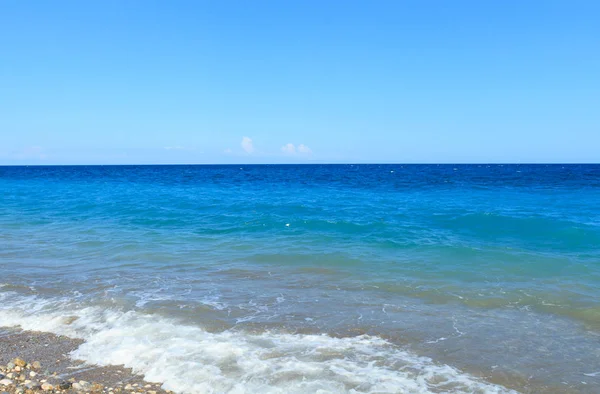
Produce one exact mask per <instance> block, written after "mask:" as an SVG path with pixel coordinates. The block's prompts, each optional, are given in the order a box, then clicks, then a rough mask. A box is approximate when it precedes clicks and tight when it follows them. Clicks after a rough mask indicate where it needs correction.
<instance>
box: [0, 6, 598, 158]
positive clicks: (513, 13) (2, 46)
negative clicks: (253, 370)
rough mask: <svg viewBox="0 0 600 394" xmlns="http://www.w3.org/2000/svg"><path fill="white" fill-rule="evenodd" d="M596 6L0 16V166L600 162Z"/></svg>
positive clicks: (129, 10) (75, 10)
mask: <svg viewBox="0 0 600 394" xmlns="http://www.w3.org/2000/svg"><path fill="white" fill-rule="evenodd" d="M598 15H600V2H599V1H595V0H594V1H577V0H575V1H567V0H565V1H551V0H546V1H534V0H532V1H511V0H508V1H480V0H478V1H460V0H456V1H442V0H439V1H428V0H419V1H417V0H415V1H409V0H406V1H404V0H394V1H379V0H375V1H334V0H328V1H323V0H319V1H310V0H304V1H292V0H290V1H260V0H257V1H200V0H198V1H60V0H56V1H22V0H4V1H1V2H0V164H100V163H103V164H118V163H288V162H317V163H322V162H357V163H360V162H411V163H412V162H429V163H431V162H600V23H598Z"/></svg>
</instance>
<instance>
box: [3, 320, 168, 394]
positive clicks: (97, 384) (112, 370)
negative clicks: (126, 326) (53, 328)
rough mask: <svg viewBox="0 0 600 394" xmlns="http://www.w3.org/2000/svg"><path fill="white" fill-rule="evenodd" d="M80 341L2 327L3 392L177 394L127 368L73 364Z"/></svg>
mask: <svg viewBox="0 0 600 394" xmlns="http://www.w3.org/2000/svg"><path fill="white" fill-rule="evenodd" d="M82 343H83V341H82V340H80V339H73V338H70V337H66V336H59V335H55V334H51V333H46V332H39V331H24V330H21V329H19V328H14V327H0V392H2V393H4V392H7V393H9V394H32V393H38V392H44V393H97V394H100V393H105V394H119V393H131V394H136V393H141V394H173V393H172V392H171V391H168V390H164V389H162V387H161V386H162V383H160V382H148V381H145V380H144V378H143V376H141V375H138V374H135V373H133V371H132V370H131V368H125V367H124V366H122V365H121V366H98V365H91V364H86V363H85V362H84V361H81V360H73V359H72V358H71V357H70V356H69V353H71V352H72V351H73V350H75V349H76V348H77V347H79V345H81V344H82Z"/></svg>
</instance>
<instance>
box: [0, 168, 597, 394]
mask: <svg viewBox="0 0 600 394" xmlns="http://www.w3.org/2000/svg"><path fill="white" fill-rule="evenodd" d="M0 190H1V192H2V194H1V197H0V198H1V199H0V273H1V274H2V278H1V279H0V283H2V285H0V301H1V302H2V305H1V306H0V325H21V326H22V327H23V328H26V329H41V330H46V331H50V332H57V333H61V334H66V335H71V336H74V337H79V338H83V339H85V340H86V341H87V342H86V344H85V345H83V346H82V347H81V348H80V349H79V350H78V351H77V354H76V356H77V357H82V358H84V359H86V360H88V361H90V362H97V363H100V364H110V363H123V362H125V364H126V365H127V366H130V367H133V368H134V369H136V370H137V371H139V372H141V373H144V374H146V376H147V377H148V378H149V379H155V380H158V381H164V382H165V386H166V387H167V388H169V389H173V390H176V391H181V392H193V393H203V392H235V393H238V392H240V393H241V392H282V393H284V392H285V393H288V392H317V391H318V390H324V392H365V393H367V392H371V393H375V392H377V393H381V392H391V393H394V392H411V393H412V392H457V393H462V392H509V390H511V389H514V390H516V391H519V392H557V393H558V392H565V393H567V392H574V393H580V392H581V393H588V392H589V393H594V392H598V391H600V346H598V345H599V342H600V303H599V301H600V166H597V165H489V166H488V165H439V166H438V165H409V166H407V165H339V166H338V165H327V166H325V165H323V166H321V165H314V166H245V165H244V166H106V167H102V166H90V167H87V166H86V167H0ZM177 364H179V365H182V364H183V365H186V366H187V367H188V368H184V369H183V370H182V369H181V368H175V367H169V366H170V365H177ZM353 390H354V391H353Z"/></svg>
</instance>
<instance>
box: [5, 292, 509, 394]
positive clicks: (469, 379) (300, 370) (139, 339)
mask: <svg viewBox="0 0 600 394" xmlns="http://www.w3.org/2000/svg"><path fill="white" fill-rule="evenodd" d="M0 304H1V306H0V325H2V326H19V327H21V328H23V329H26V330H38V331H46V332H52V333H55V334H60V335H66V336H70V337H73V338H81V339H83V340H84V343H83V344H82V345H81V346H79V347H78V348H77V349H76V350H75V351H73V352H72V353H71V355H72V356H73V357H75V358H79V359H82V360H85V361H87V362H89V363H93V364H98V365H121V364H123V365H125V366H126V367H129V368H132V369H133V372H134V373H139V374H142V375H144V376H145V378H146V379H147V380H149V381H154V382H163V383H164V385H163V387H164V388H165V389H168V390H173V391H175V392H180V393H236V394H241V393H257V392H260V393H397V392H407V393H439V392H450V393H514V391H512V390H509V389H506V388H504V387H502V386H498V385H494V384H490V383H487V382H484V381H482V380H480V379H478V378H475V377H473V376H471V375H469V374H466V373H463V372H461V371H459V370H457V369H455V368H453V367H451V366H448V365H443V364H437V363H435V362H433V361H432V360H431V359H429V358H426V357H420V356H417V355H415V354H413V353H411V352H408V351H405V350H402V349H400V348H398V347H397V346H395V345H393V344H391V343H389V342H387V341H385V340H384V339H381V338H379V337H374V336H367V335H361V336H357V337H347V338H335V337H331V336H328V335H325V334H323V335H304V334H290V333H281V332H273V331H265V332H261V333H250V332H244V331H239V330H228V331H224V332H219V333H211V332H208V331H206V330H204V329H202V328H201V327H198V326H191V325H182V324H178V322H177V321H175V320H171V319H167V318H164V317H161V316H158V315H150V314H143V313H140V312H136V311H122V310H118V309H113V308H102V307H99V306H88V307H81V306H77V305H76V304H74V303H73V302H72V300H67V299H52V300H49V299H43V298H40V297H36V296H22V295H18V294H16V293H13V292H4V293H0Z"/></svg>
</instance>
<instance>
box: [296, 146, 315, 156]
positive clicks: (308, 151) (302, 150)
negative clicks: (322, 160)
mask: <svg viewBox="0 0 600 394" xmlns="http://www.w3.org/2000/svg"><path fill="white" fill-rule="evenodd" d="M298 152H300V153H305V154H307V155H310V154H311V153H312V149H310V148H309V147H308V146H306V145H304V144H300V145H298Z"/></svg>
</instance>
